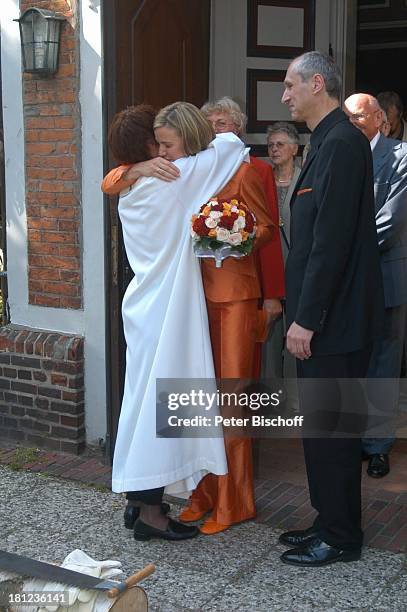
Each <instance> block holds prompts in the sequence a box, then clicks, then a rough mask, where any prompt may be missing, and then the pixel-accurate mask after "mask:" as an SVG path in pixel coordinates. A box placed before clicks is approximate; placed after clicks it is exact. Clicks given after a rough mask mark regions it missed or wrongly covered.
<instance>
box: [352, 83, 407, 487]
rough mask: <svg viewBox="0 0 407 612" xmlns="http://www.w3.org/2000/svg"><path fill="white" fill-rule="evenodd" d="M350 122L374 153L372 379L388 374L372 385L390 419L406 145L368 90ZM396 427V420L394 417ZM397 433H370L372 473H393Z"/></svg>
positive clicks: (405, 264) (406, 253)
mask: <svg viewBox="0 0 407 612" xmlns="http://www.w3.org/2000/svg"><path fill="white" fill-rule="evenodd" d="M344 110H345V112H346V113H347V114H348V116H349V118H350V120H351V122H352V123H353V124H354V125H355V126H356V127H357V128H359V129H360V130H361V131H362V132H363V133H364V134H365V136H366V137H367V138H368V139H369V141H370V146H371V149H372V155H373V175H374V193H375V212H376V229H377V236H378V240H379V249H380V256H381V257H380V258H381V268H382V273H383V285H384V294H385V305H386V314H385V335H384V337H383V338H382V339H381V340H378V341H376V343H375V346H374V350H373V353H372V356H371V359H370V364H369V370H368V378H372V379H377V378H380V379H386V380H382V381H381V382H380V383H378V382H377V381H375V382H374V383H371V384H369V389H370V392H369V396H370V398H371V400H372V403H373V404H374V407H375V409H376V411H379V412H380V413H381V414H384V415H385V416H386V415H388V416H389V417H390V418H391V419H392V418H393V417H394V416H395V415H396V414H397V410H398V400H399V391H400V389H399V377H400V370H401V362H402V358H403V342H404V330H405V328H406V319H407V144H405V143H403V142H400V141H398V140H393V139H391V138H385V137H384V136H383V134H381V133H380V128H381V126H382V123H383V111H382V109H381V108H380V106H379V103H378V101H377V100H376V98H374V97H373V96H371V95H368V94H362V93H360V94H354V95H353V96H350V97H349V98H347V100H345V109H344ZM389 425H390V430H391V421H390V422H389ZM393 442H394V437H390V436H389V437H387V438H365V439H364V440H363V450H364V452H365V453H366V454H367V455H369V464H368V468H367V473H368V474H369V476H372V477H373V478H381V477H383V476H386V474H388V473H389V470H390V465H389V451H390V449H391V447H392V444H393Z"/></svg>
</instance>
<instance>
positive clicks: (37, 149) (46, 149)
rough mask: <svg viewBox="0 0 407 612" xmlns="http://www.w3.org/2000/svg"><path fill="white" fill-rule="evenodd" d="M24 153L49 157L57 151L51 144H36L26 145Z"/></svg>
mask: <svg viewBox="0 0 407 612" xmlns="http://www.w3.org/2000/svg"><path fill="white" fill-rule="evenodd" d="M25 150H26V152H27V153H28V154H33V155H51V153H55V151H56V150H57V146H56V144H55V143H52V142H36V143H30V144H27V145H26V149H25Z"/></svg>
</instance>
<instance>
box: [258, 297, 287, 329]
mask: <svg viewBox="0 0 407 612" xmlns="http://www.w3.org/2000/svg"><path fill="white" fill-rule="evenodd" d="M263 310H265V311H266V313H267V325H271V323H273V322H274V321H275V320H276V319H278V317H279V316H280V315H281V313H282V312H283V307H282V306H281V302H280V300H279V299H277V298H271V299H269V300H264V302H263Z"/></svg>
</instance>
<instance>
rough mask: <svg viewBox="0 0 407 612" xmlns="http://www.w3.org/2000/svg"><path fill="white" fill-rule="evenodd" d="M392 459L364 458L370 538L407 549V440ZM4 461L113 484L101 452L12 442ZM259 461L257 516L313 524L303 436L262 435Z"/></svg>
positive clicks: (291, 524) (1, 452)
mask: <svg viewBox="0 0 407 612" xmlns="http://www.w3.org/2000/svg"><path fill="white" fill-rule="evenodd" d="M390 462H391V471H390V474H389V475H388V476H386V477H385V478H382V479H380V480H376V479H372V478H369V477H368V476H367V475H366V463H365V464H364V468H363V480H362V493H363V527H364V530H365V543H366V544H368V545H371V546H374V547H376V548H380V549H382V550H388V551H391V552H407V440H398V441H397V442H396V444H395V446H394V448H393V449H392V452H391V455H390ZM0 464H4V465H16V466H17V467H22V466H24V468H25V469H29V470H31V471H33V472H37V473H46V474H50V475H54V476H59V477H63V478H67V479H70V480H74V481H77V482H83V483H87V484H94V485H98V486H101V487H103V486H104V487H107V488H110V478H111V469H110V466H108V465H105V464H104V463H103V462H102V460H101V458H100V456H84V455H80V456H75V455H67V454H62V453H54V452H47V451H36V450H35V449H31V450H30V449H28V450H27V449H23V448H16V447H12V448H2V449H1V448H0ZM255 464H256V466H257V468H256V473H257V480H256V505H257V512H258V515H257V519H256V522H258V523H261V524H265V525H268V526H269V527H275V528H279V529H283V530H288V529H292V528H297V527H298V528H299V529H302V528H305V527H308V526H309V524H310V523H311V521H312V520H313V516H314V511H313V509H312V508H311V506H310V503H309V498H308V489H307V486H306V476H305V467H304V459H303V454H302V447H301V444H300V443H299V441H298V440H287V439H286V440H271V441H269V442H267V441H262V440H261V441H258V442H257V443H256V445H255ZM406 610H407V605H406Z"/></svg>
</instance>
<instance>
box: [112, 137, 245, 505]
mask: <svg viewBox="0 0 407 612" xmlns="http://www.w3.org/2000/svg"><path fill="white" fill-rule="evenodd" d="M246 153H247V151H245V149H244V145H243V143H242V142H241V141H240V140H239V139H238V138H237V137H235V136H234V135H233V134H221V135H219V136H217V137H216V138H215V140H214V141H213V142H212V143H211V145H210V147H209V148H208V149H207V150H206V151H202V152H201V153H199V154H198V155H195V156H193V157H187V158H183V159H180V160H178V161H177V162H176V165H177V166H178V168H179V169H180V172H181V176H180V178H178V179H177V180H175V181H173V182H171V183H165V182H163V181H160V180H158V179H155V178H144V179H141V180H139V181H137V183H136V184H135V185H134V187H133V188H132V189H131V190H130V191H129V192H128V193H123V194H122V195H121V197H120V202H119V215H120V219H121V222H122V225H123V237H124V243H125V248H126V253H127V257H128V260H129V263H130V265H131V268H132V270H133V272H134V275H135V276H134V278H133V280H132V281H131V283H130V284H129V286H128V288H127V291H126V293H125V296H124V299H123V305H122V314H123V324H124V333H125V337H126V342H127V354H126V378H125V388H124V397H123V403H122V408H121V413H120V419H119V427H118V433H117V441H116V447H115V452H114V458H113V474H112V489H113V491H115V492H117V493H119V492H124V491H140V490H145V489H153V488H157V487H162V486H165V487H166V490H167V491H168V492H171V493H181V492H186V491H191V490H193V489H194V488H195V487H196V486H197V484H198V482H199V481H200V480H201V478H203V476H205V474H207V473H208V472H212V473H213V474H226V473H227V463H226V457H225V450H224V443H223V439H222V438H168V439H167V438H157V437H156V379H157V378H212V379H214V378H215V374H214V367H213V361H212V352H211V345H210V338H209V328H208V320H207V313H206V305H205V296H204V292H203V287H202V280H201V273H200V268H199V263H198V260H197V259H196V257H195V255H194V253H193V249H192V241H191V237H190V220H191V216H192V214H194V213H196V212H197V211H198V210H199V208H200V206H201V205H202V204H204V203H205V202H206V201H208V200H209V199H210V198H211V197H212V196H214V195H215V194H216V193H218V191H220V189H221V188H222V187H223V186H224V185H225V184H226V183H227V181H228V180H229V179H230V178H232V176H233V175H234V174H235V173H236V171H237V170H238V168H239V166H240V164H241V163H242V161H243V160H244V159H245V157H246Z"/></svg>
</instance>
